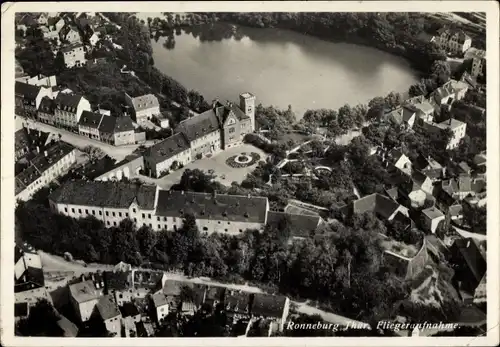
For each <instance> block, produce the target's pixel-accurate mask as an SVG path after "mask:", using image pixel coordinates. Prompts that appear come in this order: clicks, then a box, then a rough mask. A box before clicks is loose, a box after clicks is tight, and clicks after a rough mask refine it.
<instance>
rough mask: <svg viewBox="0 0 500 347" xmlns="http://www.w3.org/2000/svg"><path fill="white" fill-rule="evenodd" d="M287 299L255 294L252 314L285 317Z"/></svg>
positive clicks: (280, 296) (278, 296) (279, 296)
mask: <svg viewBox="0 0 500 347" xmlns="http://www.w3.org/2000/svg"><path fill="white" fill-rule="evenodd" d="M286 299H287V298H286V297H285V296H282V295H268V294H259V293H257V294H255V295H254V297H253V302H252V308H251V313H252V315H254V316H263V317H274V318H281V317H283V310H284V308H285V303H286Z"/></svg>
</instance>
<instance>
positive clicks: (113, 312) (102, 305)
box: [96, 296, 120, 320]
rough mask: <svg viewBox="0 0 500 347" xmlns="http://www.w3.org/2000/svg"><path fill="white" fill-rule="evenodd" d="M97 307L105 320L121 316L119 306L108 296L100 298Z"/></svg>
mask: <svg viewBox="0 0 500 347" xmlns="http://www.w3.org/2000/svg"><path fill="white" fill-rule="evenodd" d="M96 307H97V310H98V311H99V314H100V315H101V317H102V319H103V320H106V319H110V318H114V317H118V316H120V310H119V309H118V306H116V304H115V303H114V302H113V301H112V300H110V299H109V298H108V296H102V297H100V298H99V301H98V302H97V305H96Z"/></svg>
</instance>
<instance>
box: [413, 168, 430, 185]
mask: <svg viewBox="0 0 500 347" xmlns="http://www.w3.org/2000/svg"><path fill="white" fill-rule="evenodd" d="M411 179H412V181H413V182H415V183H416V184H418V185H419V186H420V187H421V186H422V185H423V184H424V183H425V181H426V180H428V179H429V177H427V176H426V175H425V174H423V173H422V172H420V171H416V170H414V171H413V172H412V173H411Z"/></svg>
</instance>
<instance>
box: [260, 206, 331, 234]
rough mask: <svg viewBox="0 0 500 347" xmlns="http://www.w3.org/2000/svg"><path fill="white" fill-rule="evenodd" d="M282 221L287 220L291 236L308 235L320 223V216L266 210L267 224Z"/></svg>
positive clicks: (276, 223) (277, 223)
mask: <svg viewBox="0 0 500 347" xmlns="http://www.w3.org/2000/svg"><path fill="white" fill-rule="evenodd" d="M283 221H287V225H288V227H289V228H290V232H291V236H296V237H309V236H310V235H311V233H314V231H316V229H317V228H318V226H319V225H320V222H321V217H319V216H308V215H301V214H291V213H285V212H275V211H269V212H268V214H267V225H279V223H281V222H283Z"/></svg>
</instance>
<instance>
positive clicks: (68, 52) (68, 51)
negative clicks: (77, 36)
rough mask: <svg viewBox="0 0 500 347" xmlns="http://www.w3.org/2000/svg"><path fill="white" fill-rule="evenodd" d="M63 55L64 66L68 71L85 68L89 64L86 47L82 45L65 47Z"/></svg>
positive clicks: (62, 50)
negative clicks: (74, 68) (73, 68)
mask: <svg viewBox="0 0 500 347" xmlns="http://www.w3.org/2000/svg"><path fill="white" fill-rule="evenodd" d="M61 53H62V54H63V57H64V64H65V65H66V67H67V68H68V69H71V68H72V67H81V66H84V65H85V63H86V62H87V59H86V58H85V47H84V46H83V45H82V44H81V43H76V44H72V45H69V46H66V47H63V48H62V49H61Z"/></svg>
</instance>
